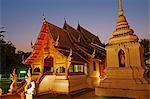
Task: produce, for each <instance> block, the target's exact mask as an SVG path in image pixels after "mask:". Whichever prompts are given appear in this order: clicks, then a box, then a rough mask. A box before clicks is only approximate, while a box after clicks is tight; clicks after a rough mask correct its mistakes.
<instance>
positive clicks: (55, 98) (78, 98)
mask: <svg viewBox="0 0 150 99" xmlns="http://www.w3.org/2000/svg"><path fill="white" fill-rule="evenodd" d="M84 98H85V99H128V98H119V97H102V96H96V95H95V93H94V90H88V91H84V92H81V93H78V94H75V95H71V96H66V95H60V94H57V95H52V94H45V95H40V96H34V98H33V99H84ZM0 99H20V96H17V95H13V96H3V97H0Z"/></svg>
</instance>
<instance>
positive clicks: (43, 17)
mask: <svg viewBox="0 0 150 99" xmlns="http://www.w3.org/2000/svg"><path fill="white" fill-rule="evenodd" d="M42 19H43V21H44V22H45V21H46V19H45V16H44V12H43V15H42Z"/></svg>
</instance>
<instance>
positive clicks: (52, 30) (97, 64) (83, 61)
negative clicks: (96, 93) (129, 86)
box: [24, 18, 105, 94]
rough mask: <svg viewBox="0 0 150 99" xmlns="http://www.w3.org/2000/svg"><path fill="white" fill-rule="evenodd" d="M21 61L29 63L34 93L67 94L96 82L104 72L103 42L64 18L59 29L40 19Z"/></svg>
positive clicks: (91, 86)
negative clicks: (38, 27) (24, 57)
mask: <svg viewBox="0 0 150 99" xmlns="http://www.w3.org/2000/svg"><path fill="white" fill-rule="evenodd" d="M24 64H26V65H29V66H31V69H32V79H33V80H34V81H35V82H36V84H37V85H36V86H38V87H37V88H36V91H37V94H43V93H53V92H56V93H64V94H70V93H73V92H77V91H79V90H82V89H86V88H94V87H95V86H97V84H99V80H100V78H99V77H100V76H102V75H103V74H104V72H103V70H104V65H105V49H104V44H102V43H101V41H100V40H99V38H98V36H95V35H94V34H92V33H90V32H89V31H87V30H86V29H84V28H83V27H82V26H80V25H79V24H78V26H77V29H74V28H73V27H71V26H70V25H68V24H67V22H66V20H65V22H64V26H63V28H60V27H58V26H56V25H54V24H51V23H49V22H48V21H47V20H46V19H45V18H44V19H43V25H42V28H41V31H40V33H39V35H38V38H37V40H36V42H35V44H34V46H33V51H32V54H31V55H30V56H29V57H28V58H27V59H26V60H25V61H24Z"/></svg>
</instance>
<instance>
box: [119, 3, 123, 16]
mask: <svg viewBox="0 0 150 99" xmlns="http://www.w3.org/2000/svg"><path fill="white" fill-rule="evenodd" d="M119 15H123V7H122V0H119Z"/></svg>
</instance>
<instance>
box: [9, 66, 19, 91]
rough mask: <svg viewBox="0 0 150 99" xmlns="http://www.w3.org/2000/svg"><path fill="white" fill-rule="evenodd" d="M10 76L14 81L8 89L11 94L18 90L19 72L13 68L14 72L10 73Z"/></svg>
mask: <svg viewBox="0 0 150 99" xmlns="http://www.w3.org/2000/svg"><path fill="white" fill-rule="evenodd" d="M10 77H11V80H12V83H11V85H10V89H9V90H8V91H9V94H12V93H13V92H15V91H16V90H17V79H18V77H17V74H16V69H14V70H13V73H12V74H10Z"/></svg>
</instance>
